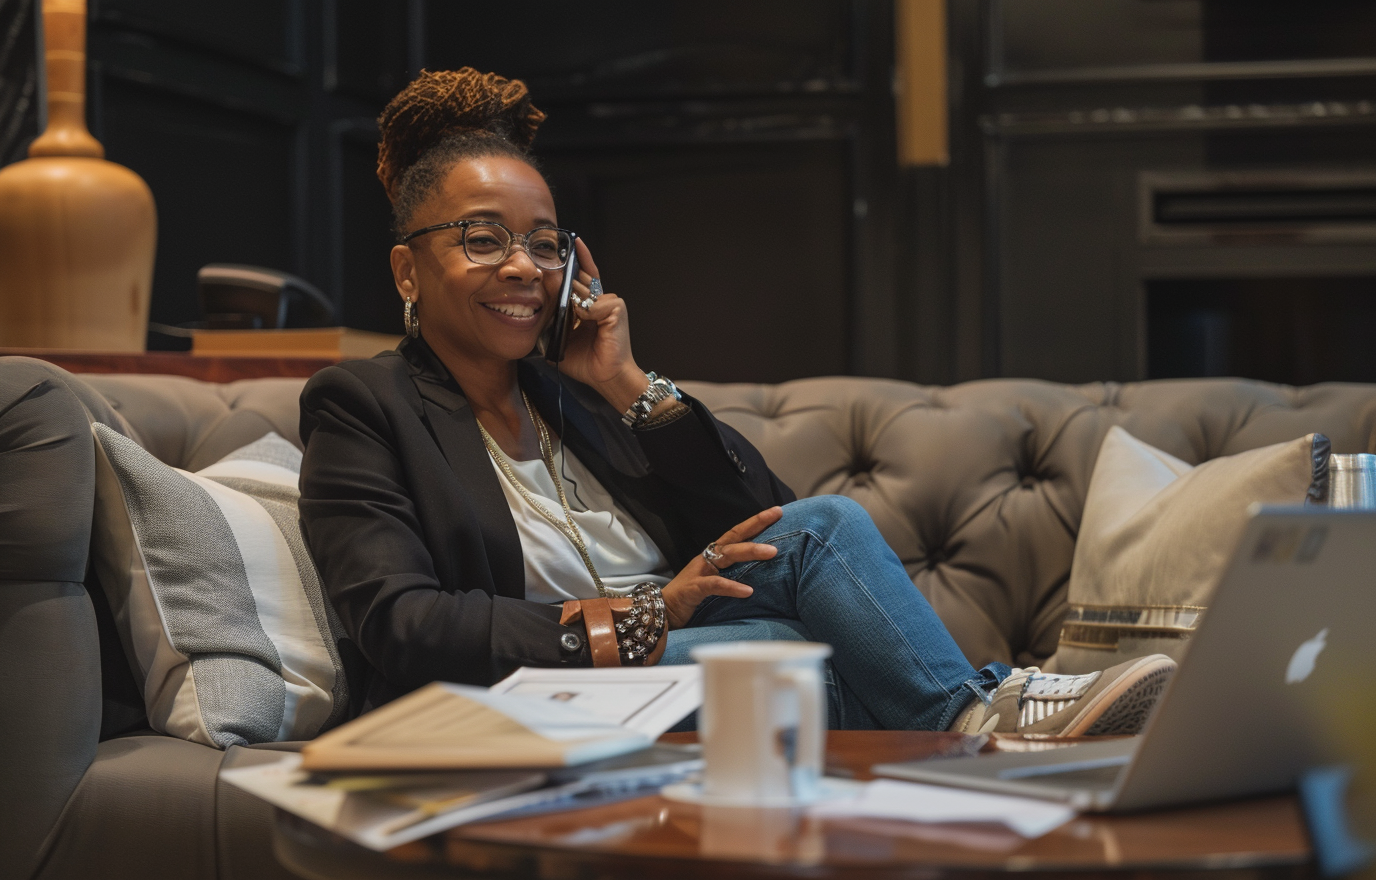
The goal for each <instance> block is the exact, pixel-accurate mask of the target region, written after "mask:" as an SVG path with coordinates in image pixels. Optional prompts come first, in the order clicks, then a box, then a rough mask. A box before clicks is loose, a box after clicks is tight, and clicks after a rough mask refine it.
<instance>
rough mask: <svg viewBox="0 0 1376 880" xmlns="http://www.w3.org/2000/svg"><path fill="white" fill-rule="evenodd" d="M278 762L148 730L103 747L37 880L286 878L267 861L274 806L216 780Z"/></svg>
mask: <svg viewBox="0 0 1376 880" xmlns="http://www.w3.org/2000/svg"><path fill="white" fill-rule="evenodd" d="M277 758H278V756H277V755H276V754H274V753H271V752H262V751H259V750H257V749H247V748H239V747H231V748H230V749H229V750H228V752H221V751H218V750H216V749H211V748H207V747H205V746H202V745H198V744H196V743H189V742H183V741H182V740H178V739H173V738H171V737H166V736H157V735H151V734H150V735H147V736H128V737H122V738H119V739H113V740H110V741H108V742H104V743H101V744H100V747H99V749H98V751H97V752H96V755H95V758H94V760H93V761H92V762H91V765H90V768H89V769H88V770H87V772H86V775H85V777H84V778H83V779H82V780H81V784H80V786H78V787H77V790H76V792H75V793H74V794H73V795H72V797H71V800H70V801H68V802H67V805H66V809H65V810H64V811H63V813H62V816H61V818H60V819H59V820H58V822H57V825H56V827H55V828H54V830H53V833H52V834H51V836H50V837H49V838H48V840H47V842H46V844H47V846H46V850H45V852H44V853H43V860H42V861H43V867H42V869H41V870H40V871H38V873H37V874H36V875H35V880H89V878H92V877H100V878H101V880H150V878H158V880H205V878H212V877H214V878H221V880H289V878H292V877H294V876H295V875H293V874H291V873H290V872H288V871H287V870H286V869H284V868H282V867H281V866H280V865H278V864H277V860H276V859H274V858H273V857H272V836H271V824H272V817H273V808H272V807H271V806H270V805H269V804H267V803H265V802H262V801H257V802H256V803H255V802H252V801H250V800H248V799H246V798H245V797H243V796H242V795H241V794H240V793H239V791H238V790H237V789H235V788H234V786H231V785H228V784H222V783H220V782H219V774H220V771H221V770H224V769H228V768H230V767H235V766H244V765H247V764H252V763H259V762H263V761H275V760H277ZM31 844H32V845H33V846H34V847H35V848H36V847H37V845H38V842H37V841H31ZM5 876H8V875H5ZM25 876H27V875H25Z"/></svg>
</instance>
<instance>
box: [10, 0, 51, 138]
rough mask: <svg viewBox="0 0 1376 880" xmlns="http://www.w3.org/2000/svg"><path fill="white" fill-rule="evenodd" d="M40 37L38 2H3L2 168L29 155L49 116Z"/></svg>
mask: <svg viewBox="0 0 1376 880" xmlns="http://www.w3.org/2000/svg"><path fill="white" fill-rule="evenodd" d="M41 37H42V27H41V19H40V17H39V14H38V2H37V0H0V165H7V164H9V163H10V162H15V161H18V160H19V159H23V158H24V157H25V156H26V155H27V153H26V152H25V151H26V150H27V149H28V147H29V141H31V140H33V139H34V138H35V137H37V136H38V131H39V128H40V125H41V121H42V119H43V118H44V117H45V116H46V108H44V107H43V105H42V91H43V90H42V80H43V71H42V61H43V52H42V42H41Z"/></svg>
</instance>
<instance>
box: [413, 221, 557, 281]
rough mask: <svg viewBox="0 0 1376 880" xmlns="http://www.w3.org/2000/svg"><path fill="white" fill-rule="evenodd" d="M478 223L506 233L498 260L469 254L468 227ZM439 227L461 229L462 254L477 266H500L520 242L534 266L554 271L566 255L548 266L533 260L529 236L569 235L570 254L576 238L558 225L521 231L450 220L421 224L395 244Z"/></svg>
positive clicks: (489, 224) (490, 222)
mask: <svg viewBox="0 0 1376 880" xmlns="http://www.w3.org/2000/svg"><path fill="white" fill-rule="evenodd" d="M478 225H482V226H496V227H497V228H499V229H501V230H502V231H503V232H505V233H506V234H507V237H508V239H509V240H508V241H507V243H506V250H505V251H504V252H503V253H502V258H501V259H500V260H497V261H496V262H493V263H480V262H478V261H477V260H475V259H473V258H472V257H471V256H469V254H468V227H470V226H478ZM441 229H462V230H463V255H464V257H466V258H467V259H468V261H469V262H470V263H473V264H475V265H478V266H500V265H501V264H503V263H505V262H506V261H507V260H509V259H510V258H511V248H512V246H513V245H515V244H516V243H517V242H520V244H521V249H522V250H523V251H525V252H526V256H528V257H530V261H531V262H532V263H535V266H536V268H538V269H541V270H544V271H546V272H556V271H558V270H560V269H562V268H564V267H565V266H567V265H568V264H569V258H568V257H567V256H566V257H564V262H562V263H560V264H559V265H558V266H550V267H548V268H546V267H544V266H541V265H540V264H539V263H536V262H535V255H534V254H532V253H531V252H530V236H531V235H532V234H534V233H536V232H539V231H540V230H542V229H553V230H554V231H555V232H562V233H563V234H565V235H567V236H568V237H569V254H570V255H572V254H573V242H574V240H576V239H577V238H578V236H577V234H575V233H574V232H573V231H572V230H569V229H563V228H561V227H558V226H537V227H535V228H534V229H532V230H530V232H525V233H521V232H512V231H511V230H510V229H508V228H507V227H506V224H505V223H498V222H497V221H496V220H450V221H449V222H448V223H436V224H435V225H433V226H422V227H421V228H420V229H417V230H416V231H414V232H408V233H406V234H405V235H403V236H402V237H401V239H400V240H399V241H398V242H397V244H404V245H406V246H408V247H409V246H410V244H411V240H412V239H413V238H418V237H420V236H422V235H425V234H426V233H427V232H439V231H440V230H441Z"/></svg>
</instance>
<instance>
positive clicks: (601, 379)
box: [551, 238, 648, 411]
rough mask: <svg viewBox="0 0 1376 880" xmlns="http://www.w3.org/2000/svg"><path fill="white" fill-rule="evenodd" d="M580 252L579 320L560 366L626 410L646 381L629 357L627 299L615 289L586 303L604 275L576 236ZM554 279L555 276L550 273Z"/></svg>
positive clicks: (576, 298)
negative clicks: (591, 288) (595, 282)
mask: <svg viewBox="0 0 1376 880" xmlns="http://www.w3.org/2000/svg"><path fill="white" fill-rule="evenodd" d="M574 248H575V249H576V250H577V252H578V276H577V277H576V278H575V279H574V281H573V286H572V288H573V289H572V292H571V296H572V298H573V300H574V302H573V306H572V308H573V315H574V317H575V318H576V319H577V323H575V325H574V327H573V329H572V330H570V331H569V341H568V348H567V349H566V351H565V355H564V361H563V363H562V364H561V365H560V369H562V370H563V372H564V373H566V374H567V375H569V376H571V377H573V378H574V379H577V380H578V381H579V382H583V383H585V384H588V385H591V386H592V387H593V388H596V389H597V390H598V392H599V393H601V395H602V396H603V397H605V398H606V399H607V402H608V403H610V404H611V405H612V406H613V407H615V408H616V409H617V410H619V411H625V410H626V409H627V408H628V407H630V405H631V404H632V403H633V402H634V401H635V399H636V398H637V397H639V396H640V394H641V392H643V391H644V390H645V388H646V386H647V385H648V383H647V381H646V379H645V371H644V370H642V369H640V368H639V367H638V366H636V363H635V358H633V357H632V356H631V329H630V322H629V319H628V316H627V314H626V301H625V300H623V299H622V298H621V297H619V296H617V295H616V294H614V293H607V292H605V291H604V292H603V293H602V295H601V296H599V297H598V298H597V301H596V302H594V303H592V304H591V306H589V307H588V308H586V309H585V308H583V306H582V305H581V303H582V302H583V301H584V300H586V299H587V297H588V283H589V282H591V281H592V279H594V278H600V277H601V275H599V274H598V271H597V263H595V262H593V259H592V252H591V251H589V250H588V246H587V244H586V243H584V241H583V239H581V238H579V239H576V240H575V241H574ZM551 280H556V283H557V279H555V278H554V276H551Z"/></svg>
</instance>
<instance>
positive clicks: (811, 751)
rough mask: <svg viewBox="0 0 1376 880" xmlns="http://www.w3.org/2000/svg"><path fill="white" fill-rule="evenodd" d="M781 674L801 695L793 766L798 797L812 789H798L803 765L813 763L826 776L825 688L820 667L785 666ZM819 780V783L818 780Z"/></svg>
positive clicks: (792, 778) (791, 781)
mask: <svg viewBox="0 0 1376 880" xmlns="http://www.w3.org/2000/svg"><path fill="white" fill-rule="evenodd" d="M780 678H782V679H783V680H784V681H786V682H787V683H788V684H789V685H790V686H791V687H792V688H793V692H794V693H796V694H797V695H798V745H797V747H796V749H795V751H794V753H793V766H791V767H789V784H790V787H791V788H793V796H794V797H808V796H811V794H812V792H801V791H798V786H797V776H796V774H795V773H794V771H796V770H797V769H798V768H799V767H806V766H808V765H811V766H812V767H814V768H815V769H816V773H817V777H818V778H819V779H820V778H821V776H822V752H823V751H824V749H825V746H826V743H825V739H824V738H825V736H826V705H825V703H824V702H823V701H824V700H825V694H824V693H823V691H822V677H821V675H820V673H818V671H817V670H816V669H811V668H806V669H785V670H783V671H782V672H781V673H780ZM814 784H815V783H814Z"/></svg>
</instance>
